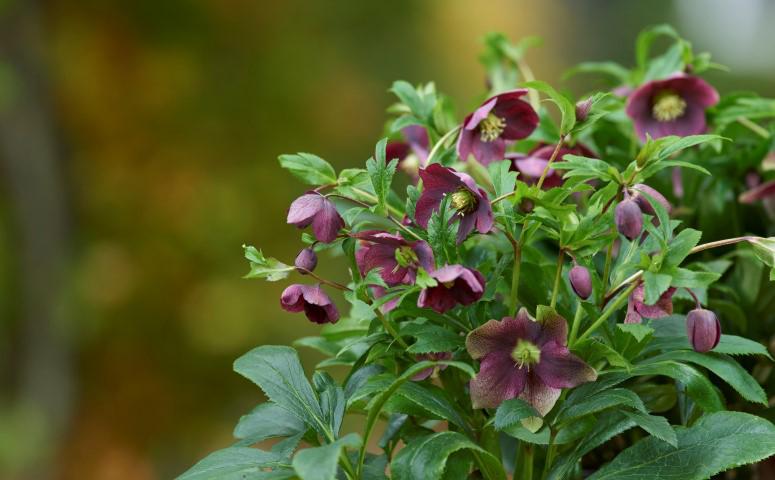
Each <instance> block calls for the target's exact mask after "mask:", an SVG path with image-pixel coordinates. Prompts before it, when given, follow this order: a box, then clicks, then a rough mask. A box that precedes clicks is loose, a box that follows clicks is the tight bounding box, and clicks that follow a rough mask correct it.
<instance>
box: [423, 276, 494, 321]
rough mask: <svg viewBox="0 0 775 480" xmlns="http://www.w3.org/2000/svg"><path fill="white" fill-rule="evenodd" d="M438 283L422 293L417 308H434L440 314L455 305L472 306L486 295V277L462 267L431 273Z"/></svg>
mask: <svg viewBox="0 0 775 480" xmlns="http://www.w3.org/2000/svg"><path fill="white" fill-rule="evenodd" d="M430 276H431V277H433V279H434V280H436V282H437V283H438V284H437V285H436V286H435V287H428V288H425V289H423V291H421V292H420V296H419V297H418V298H417V306H418V307H420V308H432V309H433V310H436V311H437V312H439V313H444V312H446V311H447V310H450V309H452V308H453V307H454V306H455V305H457V304H461V305H470V304H472V303H474V302H476V301H477V300H479V299H480V298H482V294H484V277H483V276H482V274H481V273H479V272H477V271H476V270H473V269H471V268H466V267H464V266H462V265H445V266H443V267H441V268H439V269H438V270H435V271H433V272H431V273H430Z"/></svg>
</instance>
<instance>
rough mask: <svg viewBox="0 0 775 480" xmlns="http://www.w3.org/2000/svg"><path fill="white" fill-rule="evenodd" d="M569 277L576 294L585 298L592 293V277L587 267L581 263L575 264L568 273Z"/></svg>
mask: <svg viewBox="0 0 775 480" xmlns="http://www.w3.org/2000/svg"><path fill="white" fill-rule="evenodd" d="M568 279H569V280H570V286H571V287H573V291H574V292H576V295H578V296H579V297H581V298H582V299H584V300H586V299H588V298H589V296H590V295H592V278H591V277H590V276H589V270H587V267H582V266H581V265H576V266H574V267H573V268H571V269H570V272H569V273H568Z"/></svg>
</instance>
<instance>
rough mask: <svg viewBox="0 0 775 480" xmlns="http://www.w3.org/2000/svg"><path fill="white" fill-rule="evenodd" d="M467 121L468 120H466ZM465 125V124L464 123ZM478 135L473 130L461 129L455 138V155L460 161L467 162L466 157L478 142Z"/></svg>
mask: <svg viewBox="0 0 775 480" xmlns="http://www.w3.org/2000/svg"><path fill="white" fill-rule="evenodd" d="M466 121H468V118H466ZM464 124H465V122H464ZM478 137H479V133H478V132H477V131H475V130H466V129H462V130H461V131H460V134H459V135H458V137H457V154H458V156H459V157H460V159H461V160H462V161H464V162H465V161H466V160H468V157H469V156H470V155H471V154H472V152H473V150H474V143H475V142H477V141H478Z"/></svg>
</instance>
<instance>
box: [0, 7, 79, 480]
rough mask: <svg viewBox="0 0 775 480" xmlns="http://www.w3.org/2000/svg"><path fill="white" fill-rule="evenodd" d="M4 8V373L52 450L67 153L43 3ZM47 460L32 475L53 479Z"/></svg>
mask: <svg viewBox="0 0 775 480" xmlns="http://www.w3.org/2000/svg"><path fill="white" fill-rule="evenodd" d="M4 3H5V5H3V7H4V8H3V10H4V11H2V12H0V32H2V33H0V53H2V61H4V62H7V65H6V67H7V68H8V70H9V71H10V72H11V80H12V81H11V82H10V83H11V87H12V88H11V91H10V92H5V93H6V94H7V95H6V96H7V98H9V101H8V102H5V103H6V104H5V105H3V106H2V108H0V162H2V163H0V165H1V166H2V170H3V172H2V173H3V175H2V177H3V181H4V183H5V185H4V188H5V191H6V194H7V196H8V199H9V201H10V204H11V213H12V215H13V217H14V218H13V220H14V238H13V244H14V246H15V249H14V253H13V256H14V257H15V259H16V264H15V265H14V266H15V267H16V268H17V269H18V271H17V272H15V275H14V278H18V279H19V280H20V281H19V284H18V285H19V286H18V292H19V296H18V300H19V307H18V308H17V312H18V314H19V317H18V322H17V324H16V328H15V331H16V332H17V334H18V336H17V337H16V338H15V341H13V342H12V344H14V345H16V347H15V348H14V352H13V355H14V359H13V361H12V362H11V364H10V365H7V368H11V369H12V370H13V371H12V372H10V376H11V378H12V379H13V380H14V381H15V384H16V386H17V387H18V389H17V392H16V393H17V395H16V398H14V399H13V400H14V401H16V402H21V403H22V404H25V405H28V406H31V407H33V408H36V409H39V411H41V412H42V413H43V414H44V417H45V420H46V423H47V427H48V428H47V433H49V434H50V435H51V437H50V438H48V439H47V440H48V441H49V442H51V443H50V444H49V445H46V446H40V451H46V450H49V451H50V450H52V449H50V448H49V449H46V448H45V447H51V446H54V445H56V442H57V440H58V439H59V437H60V435H61V434H62V433H63V431H64V429H65V427H66V426H67V421H68V419H69V416H70V409H71V400H72V392H73V385H72V382H73V378H72V369H71V360H72V359H71V355H70V351H69V347H68V343H67V337H66V332H65V331H64V328H65V327H67V325H66V324H65V322H64V321H63V315H64V313H65V312H64V308H62V307H63V298H64V287H65V283H64V279H65V274H66V272H65V270H66V268H67V267H68V256H69V245H68V244H69V241H68V240H69V229H68V223H69V222H68V208H67V201H66V194H65V178H64V176H63V170H64V169H63V164H62V157H63V155H62V149H61V148H60V145H59V142H58V141H57V138H56V133H55V120H54V115H53V112H52V102H51V99H50V92H49V89H48V85H47V83H46V81H47V75H46V71H45V68H44V65H43V61H42V58H43V55H42V54H43V49H42V47H43V43H44V41H45V40H44V38H43V36H42V34H41V17H40V5H39V3H38V2H37V1H34V0H17V1H11V2H4ZM41 460H45V459H41ZM45 463H48V462H38V465H37V466H34V467H31V468H32V470H31V471H30V472H28V473H29V474H31V476H34V477H36V478H41V477H48V476H50V475H51V474H52V473H53V472H51V471H46V467H43V466H42V465H44V464H45Z"/></svg>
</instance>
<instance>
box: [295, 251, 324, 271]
mask: <svg viewBox="0 0 775 480" xmlns="http://www.w3.org/2000/svg"><path fill="white" fill-rule="evenodd" d="M293 264H294V265H295V266H296V271H297V272H299V273H300V274H302V275H306V274H307V272H312V271H314V270H315V267H317V266H318V256H317V255H316V254H315V250H312V249H311V248H305V249H304V250H302V251H300V252H299V254H298V255H296V260H294V261H293Z"/></svg>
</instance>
